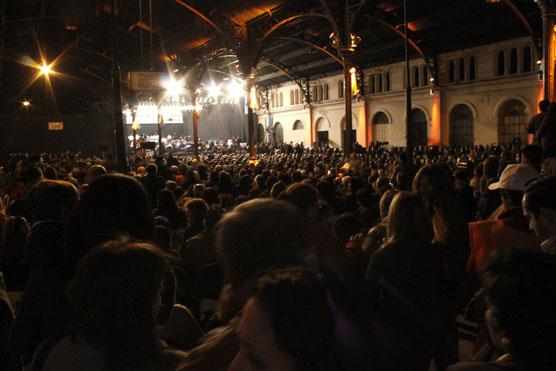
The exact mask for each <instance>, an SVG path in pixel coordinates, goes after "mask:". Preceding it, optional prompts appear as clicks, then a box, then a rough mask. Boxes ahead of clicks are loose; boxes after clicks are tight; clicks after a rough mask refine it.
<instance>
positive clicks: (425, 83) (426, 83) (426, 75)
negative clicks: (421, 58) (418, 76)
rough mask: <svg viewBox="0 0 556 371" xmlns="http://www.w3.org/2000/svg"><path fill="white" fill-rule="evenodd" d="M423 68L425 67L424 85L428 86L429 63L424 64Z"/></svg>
mask: <svg viewBox="0 0 556 371" xmlns="http://www.w3.org/2000/svg"><path fill="white" fill-rule="evenodd" d="M422 69H423V85H424V86H427V85H429V68H428V67H427V65H423V67H422Z"/></svg>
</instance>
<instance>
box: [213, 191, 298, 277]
mask: <svg viewBox="0 0 556 371" xmlns="http://www.w3.org/2000/svg"><path fill="white" fill-rule="evenodd" d="M216 230H217V234H216V245H217V248H218V250H219V254H220V256H222V258H223V263H224V269H225V275H226V282H227V283H229V284H231V285H232V286H234V287H238V286H241V285H243V284H246V283H247V284H248V283H249V281H252V280H254V279H256V278H258V277H259V276H261V275H262V274H264V273H265V272H266V271H267V270H269V269H272V268H280V267H284V266H287V265H290V264H296V263H299V262H300V259H301V258H302V254H303V253H304V251H303V249H304V243H305V238H304V235H305V233H304V232H305V231H304V228H303V220H302V217H301V214H300V213H299V211H298V210H297V209H296V207H295V206H293V205H291V204H289V203H287V202H285V201H278V200H272V199H254V200H251V201H247V202H244V203H242V204H241V205H239V206H236V207H235V208H234V209H233V210H232V211H231V212H229V213H227V214H225V215H224V217H223V218H222V219H221V220H220V222H219V223H218V225H217V227H216Z"/></svg>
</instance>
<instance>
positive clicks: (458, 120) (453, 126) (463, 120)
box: [450, 104, 475, 147]
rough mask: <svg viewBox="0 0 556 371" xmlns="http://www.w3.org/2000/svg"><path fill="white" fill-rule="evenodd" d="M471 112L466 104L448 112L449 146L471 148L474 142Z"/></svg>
mask: <svg viewBox="0 0 556 371" xmlns="http://www.w3.org/2000/svg"><path fill="white" fill-rule="evenodd" d="M473 121H474V119H473V112H472V111H471V108H469V106H468V105H466V104H458V105H457V106H455V107H454V108H453V109H452V112H450V145H451V146H460V147H471V146H472V145H473V144H474V142H475V125H474V122H473Z"/></svg>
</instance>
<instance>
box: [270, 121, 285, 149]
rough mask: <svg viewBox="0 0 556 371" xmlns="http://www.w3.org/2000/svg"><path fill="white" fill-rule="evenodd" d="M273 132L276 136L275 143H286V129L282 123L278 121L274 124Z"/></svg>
mask: <svg viewBox="0 0 556 371" xmlns="http://www.w3.org/2000/svg"><path fill="white" fill-rule="evenodd" d="M272 134H273V137H274V143H276V144H282V143H284V129H283V128H282V124H280V123H279V122H277V123H276V124H274V129H273V130H272Z"/></svg>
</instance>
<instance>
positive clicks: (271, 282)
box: [254, 268, 341, 371]
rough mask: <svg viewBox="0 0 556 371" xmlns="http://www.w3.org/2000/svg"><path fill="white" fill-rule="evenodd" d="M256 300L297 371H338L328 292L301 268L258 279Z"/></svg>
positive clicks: (339, 366)
mask: <svg viewBox="0 0 556 371" xmlns="http://www.w3.org/2000/svg"><path fill="white" fill-rule="evenodd" d="M254 299H255V301H256V302H257V304H259V305H260V306H261V307H262V308H263V311H264V312H266V314H267V316H268V317H269V320H270V322H271V326H272V332H273V335H274V338H275V341H276V343H277V344H278V346H279V347H280V349H283V350H284V351H285V352H286V353H288V354H289V355H290V356H291V357H292V358H293V359H294V361H295V364H296V366H297V369H298V370H319V371H324V370H330V371H332V370H339V369H341V360H340V357H339V356H338V352H337V350H336V343H337V342H336V329H335V321H334V314H333V313H332V310H331V307H330V304H329V303H328V299H327V291H326V289H325V288H324V287H323V285H322V284H321V283H319V281H318V279H317V277H315V276H314V274H312V273H310V272H309V271H307V270H305V269H302V268H290V269H283V270H278V271H274V272H271V273H269V274H268V275H266V276H264V277H262V278H261V279H259V281H258V282H257V284H256V287H255V293H254Z"/></svg>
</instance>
